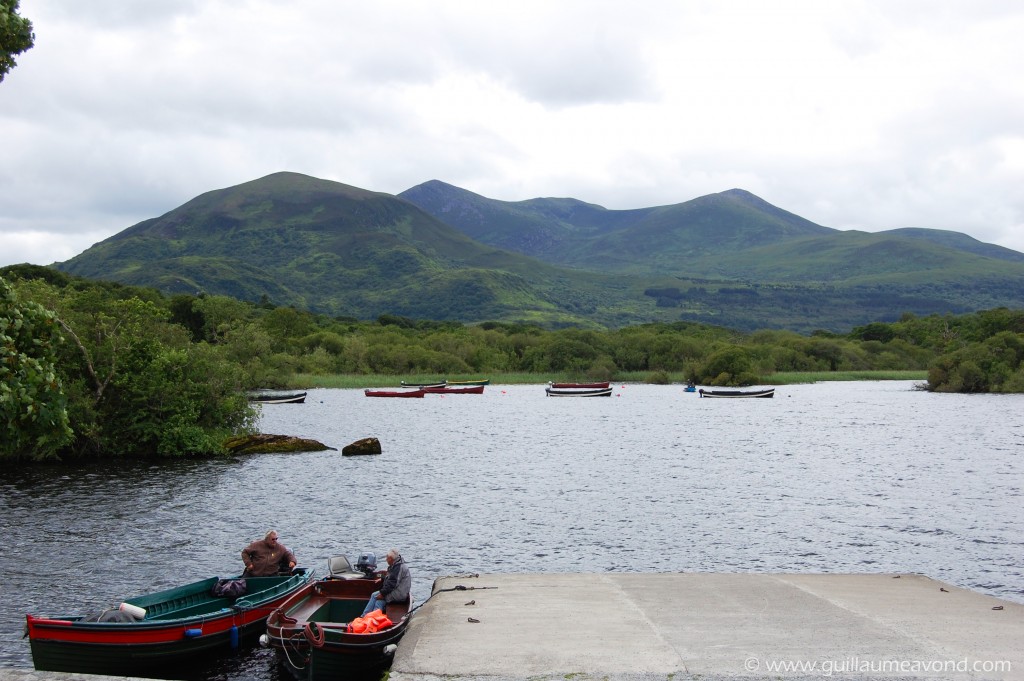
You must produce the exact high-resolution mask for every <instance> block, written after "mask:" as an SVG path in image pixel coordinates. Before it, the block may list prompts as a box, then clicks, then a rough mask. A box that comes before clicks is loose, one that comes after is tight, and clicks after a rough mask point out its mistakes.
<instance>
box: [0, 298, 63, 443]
mask: <svg viewBox="0 0 1024 681" xmlns="http://www.w3.org/2000/svg"><path fill="white" fill-rule="evenodd" d="M62 340H63V339H62V338H61V335H60V332H59V330H58V320H57V316H56V315H55V314H54V313H53V312H50V311H49V310H46V309H44V308H43V307H42V306H41V305H38V304H36V303H32V302H20V301H19V299H18V296H17V294H16V293H15V291H14V289H13V288H11V286H10V285H9V284H8V283H7V282H6V281H5V280H4V279H3V278H0V457H3V458H12V459H21V458H27V459H46V458H50V457H52V456H54V455H55V454H56V452H57V451H58V450H59V449H60V448H61V447H63V446H64V445H65V444H67V443H68V442H70V441H71V438H72V432H71V428H70V426H69V421H68V410H67V399H66V398H65V396H64V393H63V391H62V390H61V383H60V380H59V378H58V376H57V370H56V367H55V362H56V346H57V345H58V344H59V343H60V342H61V341H62Z"/></svg>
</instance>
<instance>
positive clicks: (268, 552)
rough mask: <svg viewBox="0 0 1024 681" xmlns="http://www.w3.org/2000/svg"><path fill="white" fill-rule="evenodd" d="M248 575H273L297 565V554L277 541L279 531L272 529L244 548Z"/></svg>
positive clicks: (243, 553) (243, 556)
mask: <svg viewBox="0 0 1024 681" xmlns="http://www.w3.org/2000/svg"><path fill="white" fill-rule="evenodd" d="M242 562H243V563H245V572H243V573H242V574H243V575H244V576H246V577H271V576H273V575H276V574H277V573H278V572H279V571H285V570H291V569H292V568H294V567H295V554H294V553H292V552H291V551H289V550H288V547H287V546H285V545H284V544H279V543H278V541H277V531H276V530H270V531H268V532H267V535H266V536H265V537H264V538H263V539H257V540H256V541H254V542H253V543H251V544H249V545H248V546H246V547H245V548H244V549H242Z"/></svg>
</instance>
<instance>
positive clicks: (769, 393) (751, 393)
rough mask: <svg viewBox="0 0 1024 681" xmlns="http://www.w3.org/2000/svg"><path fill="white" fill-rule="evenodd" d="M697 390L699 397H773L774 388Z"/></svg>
mask: <svg viewBox="0 0 1024 681" xmlns="http://www.w3.org/2000/svg"><path fill="white" fill-rule="evenodd" d="M697 392H699V393H700V396H701V397H768V398H771V397H775V388H765V389H763V390H704V388H701V389H700V390H698V391H697Z"/></svg>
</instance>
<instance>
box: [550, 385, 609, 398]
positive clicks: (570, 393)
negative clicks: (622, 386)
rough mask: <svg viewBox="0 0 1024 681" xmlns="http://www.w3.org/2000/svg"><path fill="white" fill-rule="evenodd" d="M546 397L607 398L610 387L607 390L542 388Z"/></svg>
mask: <svg viewBox="0 0 1024 681" xmlns="http://www.w3.org/2000/svg"><path fill="white" fill-rule="evenodd" d="M544 392H545V393H547V396H548V397H609V396H610V395H611V394H612V389H611V387H608V388H552V387H547V388H544Z"/></svg>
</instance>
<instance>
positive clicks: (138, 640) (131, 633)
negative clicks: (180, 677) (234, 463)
mask: <svg viewBox="0 0 1024 681" xmlns="http://www.w3.org/2000/svg"><path fill="white" fill-rule="evenodd" d="M234 579H236V580H243V579H244V582H245V585H246V588H245V594H243V595H241V596H238V597H233V598H232V597H225V596H215V595H214V594H213V593H212V591H213V587H214V586H215V585H216V584H217V582H218V581H220V580H218V578H217V577H210V578H208V579H204V580H201V581H198V582H193V583H191V584H186V585H184V586H179V587H176V588H174V589H168V590H166V591H160V592H157V593H152V594H148V595H144V596H137V597H135V598H129V599H127V600H126V601H125V602H124V604H122V605H121V607H120V609H111V610H106V611H103V612H102V613H99V614H98V615H93V616H79V615H75V616H57V617H40V616H36V615H27V616H26V618H27V620H28V626H27V632H28V637H29V643H30V646H31V649H32V662H33V664H34V665H35V668H36V669H38V670H40V671H55V672H78V673H83V674H106V675H111V676H156V677H161V676H164V677H166V676H167V675H172V676H173V675H174V674H175V670H182V669H184V668H185V667H186V666H187V665H188V664H190V663H192V662H193V661H194V660H195V659H196V658H197V657H199V656H200V655H203V654H208V653H216V652H218V651H229V650H231V649H233V648H237V647H238V646H239V644H240V642H241V641H243V640H244V639H247V638H250V637H254V636H257V635H259V634H261V633H263V631H264V630H265V628H266V620H267V616H268V615H270V613H271V611H272V610H274V609H275V608H276V607H278V606H279V605H281V604H282V603H283V602H284V601H285V600H287V599H288V597H289V596H291V595H292V594H294V593H295V592H296V591H298V590H299V589H301V588H302V587H304V586H305V585H306V584H308V583H310V582H311V581H313V571H312V570H306V569H305V568H296V570H295V574H291V575H280V576H274V577H247V578H242V577H236V578H234ZM123 611H127V612H135V613H136V614H141V615H142V617H141V618H133V617H130V616H128V615H125V614H124V612H123ZM142 611H144V613H143V612H142Z"/></svg>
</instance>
